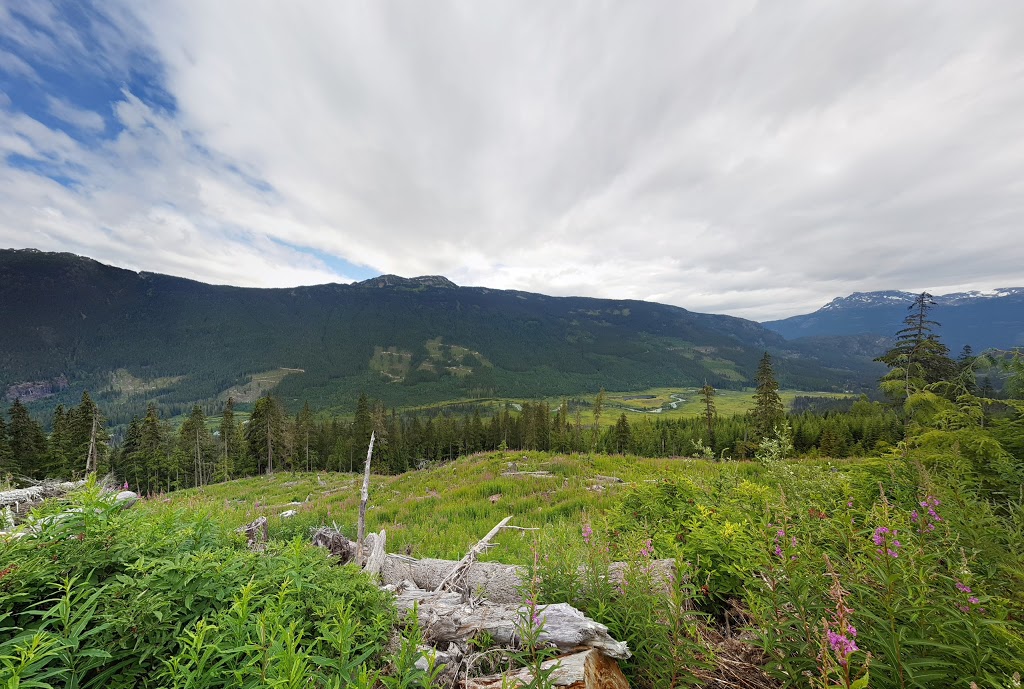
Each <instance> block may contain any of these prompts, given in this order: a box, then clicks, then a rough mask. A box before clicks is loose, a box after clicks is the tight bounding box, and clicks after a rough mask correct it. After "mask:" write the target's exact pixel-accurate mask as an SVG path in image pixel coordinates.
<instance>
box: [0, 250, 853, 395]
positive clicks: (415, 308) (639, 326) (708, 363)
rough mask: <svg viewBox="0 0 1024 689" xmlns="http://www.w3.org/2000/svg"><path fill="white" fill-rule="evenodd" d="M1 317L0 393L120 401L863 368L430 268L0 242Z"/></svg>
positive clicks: (825, 379)
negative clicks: (189, 266)
mask: <svg viewBox="0 0 1024 689" xmlns="http://www.w3.org/2000/svg"><path fill="white" fill-rule="evenodd" d="M0 323H2V324H3V327H2V328H0V394H2V393H4V392H5V391H8V389H9V387H10V386H14V385H20V386H21V387H20V388H17V389H20V390H25V389H30V388H31V389H37V390H41V391H43V392H41V393H40V396H41V395H43V394H46V395H51V396H56V397H57V398H60V397H61V396H66V397H67V398H68V399H71V398H72V397H74V396H75V395H77V394H80V390H81V389H82V388H83V387H86V386H88V387H89V388H90V389H92V390H94V391H102V392H101V393H100V394H101V396H104V397H105V398H106V399H107V400H108V403H110V404H113V403H114V402H115V401H120V402H125V401H126V400H133V401H134V404H135V406H138V403H139V402H140V401H141V400H146V399H156V400H158V401H159V402H161V403H162V404H165V405H183V404H186V403H191V402H192V401H194V400H210V399H215V398H217V397H218V396H219V397H220V398H223V397H225V396H226V395H227V394H234V395H236V396H241V397H245V396H246V395H248V396H250V397H251V396H254V395H256V394H259V393H260V392H262V391H263V390H265V389H267V388H270V387H274V386H276V390H277V392H278V394H280V395H281V396H282V398H284V399H285V401H286V402H289V403H292V404H294V403H295V402H296V401H298V400H301V399H308V400H309V401H310V402H311V403H313V404H315V405H317V406H320V407H324V406H332V405H337V404H342V403H344V404H348V403H350V402H351V400H352V399H353V398H354V397H355V396H356V395H358V393H359V391H361V390H364V391H366V392H367V393H368V394H371V395H374V396H377V397H380V398H382V399H384V400H386V401H387V402H388V403H390V404H394V405H405V404H420V403H424V402H430V401H436V400H443V399H452V398H457V397H467V396H490V395H501V396H522V397H535V396H542V395H561V394H572V393H574V392H581V391H596V390H597V389H598V388H599V387H601V386H603V387H605V388H608V389H618V390H630V389H642V388H645V387H650V386H657V385H694V384H700V383H703V381H704V380H705V379H707V380H708V381H709V382H710V383H712V384H713V385H715V386H717V387H741V386H743V385H745V384H749V382H750V380H751V379H752V376H753V373H754V370H755V368H756V363H757V360H758V358H759V357H760V355H761V353H762V352H763V351H764V350H765V349H767V350H769V351H773V352H776V353H777V354H779V360H778V362H777V372H778V376H779V378H780V380H781V382H782V383H783V385H786V386H792V387H799V388H805V389H830V388H836V389H839V388H848V387H850V386H851V385H856V384H859V383H868V384H870V383H871V381H872V379H873V373H866V372H865V367H864V364H863V362H862V361H859V362H854V361H847V362H844V361H837V360H829V361H826V360H825V359H822V358H821V357H820V356H817V357H814V358H812V357H809V356H807V352H806V351H805V350H801V349H800V347H799V346H794V345H790V344H788V343H786V342H785V341H784V340H783V338H782V337H780V336H779V335H777V334H776V333H774V332H771V331H770V330H767V329H766V328H764V327H762V326H760V325H758V324H757V323H754V322H752V321H747V320H743V319H740V318H733V317H729V316H716V315H707V314H699V313H692V312H690V311H687V310H685V309H681V308H678V307H674V306H665V305H661V304H653V303H647V302H640V301H617V300H607V299H588V298H577V297H566V298H556V297H548V296H544V295H541V294H530V293H525V292H515V291H504V290H491V289H484V288H478V287H458V286H456V285H454V284H453V283H451V282H450V281H449V280H447V279H446V278H443V277H437V276H431V277H423V278H412V279H408V278H400V277H395V276H381V277H378V278H373V279H371V280H367V281H365V282H362V283H357V284H352V285H338V284H330V285H319V286H315V287H301V288H294V289H249V288H239V287H223V286H213V285H206V284H202V283H199V282H194V281H191V280H185V279H181V278H176V277H168V276H165V275H156V274H150V273H135V272H132V271H129V270H123V269H120V268H114V267H111V266H107V265H103V264H101V263H98V262H96V261H93V260H91V259H88V258H83V257H80V256H75V255H72V254H54V253H43V252H38V251H33V250H18V251H15V250H0ZM817 354H820V352H818V353H817ZM285 369H287V370H285ZM254 375H255V378H254V379H252V377H253V376H254ZM61 376H64V377H66V380H65V379H64V378H60V377H61ZM53 381H61V383H60V385H56V384H54V383H53ZM26 384H29V385H28V387H27V388H26ZM32 386H35V387H34V388H33V387H32ZM14 392H15V394H17V393H16V390H15V391H14ZM51 401H52V400H51Z"/></svg>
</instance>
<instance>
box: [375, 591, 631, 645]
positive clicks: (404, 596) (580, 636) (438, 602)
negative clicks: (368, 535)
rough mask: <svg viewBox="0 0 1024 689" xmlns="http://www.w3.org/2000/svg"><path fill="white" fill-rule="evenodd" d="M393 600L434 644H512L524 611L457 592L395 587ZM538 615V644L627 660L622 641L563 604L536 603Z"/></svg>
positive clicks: (515, 606) (521, 608) (401, 612)
mask: <svg viewBox="0 0 1024 689" xmlns="http://www.w3.org/2000/svg"><path fill="white" fill-rule="evenodd" d="M395 602H396V605H397V606H398V611H399V613H400V614H402V615H407V614H409V613H411V612H412V610H413V608H414V607H415V608H416V609H417V611H418V617H419V622H420V625H421V627H422V629H423V634H424V638H425V639H426V640H427V641H429V642H431V643H434V644H436V643H438V642H445V641H449V642H450V641H456V642H465V641H467V640H468V639H471V638H473V637H475V636H477V635H478V634H480V633H487V634H489V635H490V636H491V638H492V639H494V643H495V644H497V645H498V646H514V645H516V644H518V642H519V639H518V637H517V635H516V625H517V624H519V621H520V619H521V613H520V611H521V610H522V611H524V612H525V611H527V610H528V609H527V608H523V607H522V606H520V605H518V604H511V605H510V604H502V603H492V602H491V601H484V602H483V603H480V604H478V605H470V604H468V603H463V602H462V596H460V595H459V594H458V593H449V592H447V591H423V590H420V589H406V590H402V589H399V590H398V592H397V597H396V601H395ZM538 611H539V616H540V618H541V619H542V620H543V624H544V629H543V631H542V632H541V634H540V643H542V644H546V645H551V646H554V647H555V648H558V649H559V650H561V651H574V650H577V649H580V648H594V649H597V650H599V651H600V652H601V653H604V654H605V655H606V656H608V657H609V658H629V657H630V652H629V647H628V646H627V645H626V643H625V642H623V641H616V640H615V639H613V638H612V637H611V636H610V635H609V634H608V628H607V627H606V626H604V625H603V624H601V623H599V622H595V621H594V620H592V619H590V618H589V617H587V616H586V615H584V614H583V613H582V612H580V611H579V610H577V609H576V608H574V607H572V606H571V605H569V604H568V603H555V604H554V605H542V606H539V607H538Z"/></svg>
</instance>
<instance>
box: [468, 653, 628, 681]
mask: <svg viewBox="0 0 1024 689" xmlns="http://www.w3.org/2000/svg"><path fill="white" fill-rule="evenodd" d="M556 665H557V667H556V668H555V671H554V672H552V673H551V677H550V679H551V683H552V685H553V686H555V687H562V688H564V689H629V682H628V681H627V680H626V677H625V675H623V674H622V670H621V669H619V664H618V663H617V662H615V661H614V660H612V659H611V658H609V657H607V656H605V655H603V654H602V653H601V652H600V651H597V650H594V649H590V650H587V651H583V652H581V653H574V654H572V655H567V656H562V657H560V658H552V659H551V660H548V661H545V662H544V663H543V664H542V665H541V668H542V669H545V670H547V669H549V668H552V667H555V666H556ZM532 679H533V673H532V672H531V671H530V670H529V669H527V668H521V669H519V670H512V671H510V672H506V673H504V674H501V675H488V676H487V677H473V678H470V679H466V680H463V682H462V689H503V688H504V687H515V686H518V685H526V684H529V683H530V681H531V680H532Z"/></svg>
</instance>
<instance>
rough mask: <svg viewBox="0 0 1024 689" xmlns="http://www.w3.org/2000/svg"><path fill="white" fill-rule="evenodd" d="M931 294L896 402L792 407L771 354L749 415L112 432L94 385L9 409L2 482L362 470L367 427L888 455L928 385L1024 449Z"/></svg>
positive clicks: (424, 437)
mask: <svg viewBox="0 0 1024 689" xmlns="http://www.w3.org/2000/svg"><path fill="white" fill-rule="evenodd" d="M933 303H934V302H932V301H931V298H930V295H927V294H926V293H925V294H922V295H920V296H919V297H918V299H917V300H915V303H914V305H913V306H912V307H911V313H910V314H909V315H908V316H907V319H906V321H905V327H904V328H903V329H901V330H900V331H899V332H898V334H897V342H896V344H895V346H894V347H893V348H892V349H891V350H890V351H889V352H887V353H886V354H885V355H883V356H882V357H880V358H879V360H880V361H882V362H884V363H886V364H887V365H888V366H889V369H890V370H889V373H888V374H887V375H886V376H885V377H884V378H883V379H882V389H883V390H884V391H885V392H886V393H887V394H888V395H889V398H890V401H889V402H880V401H869V400H868V399H867V398H866V397H864V396H862V397H861V398H860V399H856V400H853V401H850V402H848V403H847V402H843V403H842V404H840V403H836V402H833V404H831V405H830V404H828V403H826V404H824V405H823V408H814V407H808V406H806V405H801V407H800V408H798V409H796V410H793V411H791V412H790V413H788V414H787V413H786V411H785V408H784V406H783V403H782V400H781V398H780V396H779V385H778V382H777V380H776V378H775V375H774V372H773V368H772V359H771V356H770V355H769V354H768V353H765V354H764V355H763V356H762V358H761V360H760V362H759V364H758V368H757V374H756V389H755V392H754V394H753V402H754V407H753V409H752V411H751V412H750V413H748V414H743V415H733V416H720V415H719V414H718V413H717V411H716V408H715V400H714V398H715V392H716V391H715V388H714V387H713V386H711V385H709V384H707V383H705V385H704V386H703V387H702V388H701V389H700V391H699V394H700V397H701V401H702V407H703V412H702V414H701V415H700V416H697V417H690V418H679V419H666V418H657V417H653V415H652V417H648V418H640V419H636V418H634V419H632V420H630V419H629V418H628V417H627V416H626V415H625V413H622V414H620V415H619V417H618V418H617V419H616V420H615V421H614V423H612V424H611V425H608V424H602V423H601V420H602V416H603V415H604V412H605V405H604V392H603V390H602V391H601V393H599V394H598V395H597V397H596V399H595V400H594V402H593V403H592V404H590V405H583V404H580V403H574V404H570V403H569V401H568V400H563V401H562V402H561V403H560V404H558V405H557V406H554V407H553V406H552V405H551V404H550V403H548V402H544V401H541V402H524V403H522V405H517V406H519V408H518V409H515V408H511V407H510V405H506V406H505V407H504V408H502V409H499V410H497V411H495V412H493V413H491V414H490V415H488V416H486V417H485V416H484V415H481V413H480V410H479V408H474V409H473V410H472V413H464V414H459V415H446V414H441V415H439V416H431V415H427V414H419V413H415V412H403V413H399V412H398V411H396V410H395V409H390V410H389V409H388V408H387V407H385V405H384V404H383V403H381V402H379V401H374V400H371V399H369V398H368V397H367V396H366V395H365V394H363V395H360V397H359V399H358V401H357V404H356V408H355V413H354V415H353V417H352V418H351V419H347V418H345V419H343V418H338V417H334V418H324V417H322V416H317V415H315V414H314V413H313V411H312V410H311V409H310V406H309V405H308V404H306V405H304V406H303V408H302V409H301V410H300V411H299V412H298V413H296V414H295V415H289V414H288V413H286V411H285V409H284V407H283V406H282V404H281V403H280V402H279V401H278V400H277V399H275V398H274V397H272V396H269V395H268V396H264V397H261V398H260V399H259V400H257V401H256V403H255V405H254V406H253V409H252V412H251V414H250V417H249V418H248V419H246V420H241V419H239V418H237V417H236V411H235V403H234V401H233V400H230V399H229V400H228V401H227V402H226V403H225V404H224V406H223V408H222V409H221V410H220V413H219V415H217V416H213V417H211V416H209V415H208V414H207V413H206V411H204V409H203V408H202V407H200V406H199V405H195V406H193V408H192V410H191V412H190V413H189V414H188V416H187V417H185V419H184V421H183V422H182V423H181V424H180V425H178V426H177V427H175V426H174V425H172V423H171V421H170V420H169V419H167V418H164V417H162V416H161V413H160V410H159V408H158V407H157V406H156V405H155V404H150V405H149V406H148V409H147V412H146V414H145V415H144V416H143V417H141V418H139V417H133V418H132V419H131V421H130V422H129V423H128V424H127V427H126V428H125V429H124V431H123V433H121V434H120V435H119V437H117V438H114V439H112V438H111V437H110V435H109V432H108V430H107V428H106V422H105V421H104V418H103V413H102V410H101V409H100V408H99V406H98V405H97V404H96V403H95V402H94V401H93V400H92V399H91V397H90V396H89V393H88V392H86V393H84V394H83V395H82V400H81V403H80V404H79V405H77V406H75V407H72V408H70V409H66V408H64V407H63V406H58V407H57V408H56V409H55V410H54V413H53V421H52V431H51V432H50V433H49V434H47V433H45V432H44V429H43V427H42V426H41V425H40V424H39V423H37V422H36V421H34V420H33V419H32V418H31V416H30V415H29V413H28V411H27V410H26V408H25V406H24V405H22V404H21V403H20V402H19V401H15V402H14V403H13V404H12V405H11V407H10V409H8V412H7V417H8V418H7V420H5V419H4V417H3V415H2V414H0V477H2V476H4V475H7V476H9V477H15V478H16V477H27V478H30V479H39V478H43V477H65V478H66V477H76V476H81V475H83V474H84V473H86V472H88V471H92V470H98V471H100V472H111V473H113V474H114V475H115V476H116V477H117V479H118V480H119V481H122V480H123V481H125V482H127V483H129V485H131V486H134V487H136V488H137V489H139V490H141V491H144V492H156V491H167V490H175V489H180V488H188V487H192V486H198V485H205V484H208V483H211V482H216V481H224V480H230V479H233V478H239V477H244V476H254V475H258V474H266V473H273V472H275V471H299V470H301V471H353V470H356V469H357V468H358V466H359V463H360V457H362V456H363V455H364V453H365V451H366V447H367V444H368V443H369V438H370V434H371V433H376V437H377V443H376V445H375V451H374V457H375V462H374V467H375V469H376V470H377V471H380V472H384V473H401V472H403V471H407V470H409V469H414V468H418V467H422V466H426V465H430V464H433V463H437V462H444V461H449V460H452V459H455V458H456V457H458V456H460V455H463V454H472V453H475V452H485V451H497V450H510V451H513V450H540V451H551V452H560V453H586V452H603V453H619V454H634V455H639V456H644V457H671V456H703V457H708V458H717V459H725V458H736V459H741V458H746V457H751V456H753V454H754V453H755V452H756V451H757V449H758V447H759V445H760V444H761V443H762V441H763V440H764V439H765V438H770V437H773V436H774V435H775V434H776V433H777V432H778V430H779V429H780V428H784V429H785V431H786V433H787V434H788V436H789V438H790V441H791V443H792V447H793V452H795V453H796V454H799V455H804V456H807V455H812V456H813V455H821V456H827V457H844V456H850V455H864V454H871V453H878V452H884V451H885V450H887V449H889V448H892V447H894V446H896V445H897V444H898V443H900V441H902V440H903V439H904V438H905V437H906V433H907V423H908V418H909V417H908V414H907V412H906V410H905V409H904V406H903V404H902V403H903V402H904V400H905V399H908V398H909V396H910V394H911V393H913V392H914V391H917V390H922V389H925V388H928V389H930V390H933V391H938V393H941V394H945V395H946V396H947V397H948V398H949V399H957V398H959V397H962V395H964V394H967V395H971V396H974V397H977V398H978V399H984V400H988V402H989V403H987V404H986V405H984V408H985V410H986V411H985V414H986V415H987V417H988V419H987V422H988V423H989V425H990V426H991V427H992V428H993V432H995V433H996V434H999V433H1000V432H1002V436H1001V437H1000V440H1001V442H1003V444H1004V445H1006V446H1007V447H1010V448H1011V449H1012V448H1015V447H1016V446H1017V445H1021V446H1024V438H1022V437H1018V436H1020V435H1021V434H1019V433H1017V432H1016V430H1015V429H1016V427H1017V425H1019V419H1018V418H1016V416H1015V415H1014V414H1013V413H1011V407H1008V406H1003V407H1000V405H999V404H998V403H997V402H996V401H995V400H994V399H993V397H994V391H993V390H992V389H991V385H990V384H988V383H986V384H983V385H981V386H978V385H977V378H978V374H977V371H976V368H977V365H978V364H979V362H980V361H982V360H980V359H979V358H977V357H974V356H973V355H972V353H971V352H970V350H969V348H965V351H964V352H962V353H961V356H960V358H959V359H957V360H955V361H954V360H953V359H951V358H950V357H949V353H948V350H946V348H945V346H944V345H943V344H942V343H941V340H940V338H939V337H938V335H937V334H936V333H935V330H934V329H935V327H936V326H937V325H938V324H937V323H935V322H934V321H931V320H930V319H929V318H928V310H929V309H930V308H931V305H932V304H933ZM990 363H991V362H990ZM1003 368H1004V369H1007V370H1008V371H1009V379H1008V381H1007V384H1006V392H1007V393H1008V394H1010V395H1017V396H1021V395H1024V389H1022V388H1024V363H1022V361H1021V359H1020V357H1018V356H1014V357H1012V358H1009V359H1007V360H1006V361H1005V362H1004V367H1003ZM584 409H586V411H585V412H584ZM1001 429H1002V431H1001ZM1022 449H1024V447H1022Z"/></svg>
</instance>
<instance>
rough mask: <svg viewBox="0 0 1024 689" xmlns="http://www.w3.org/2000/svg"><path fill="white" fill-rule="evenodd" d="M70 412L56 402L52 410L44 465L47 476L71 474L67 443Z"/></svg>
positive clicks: (69, 428) (68, 439)
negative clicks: (47, 453)
mask: <svg viewBox="0 0 1024 689" xmlns="http://www.w3.org/2000/svg"><path fill="white" fill-rule="evenodd" d="M70 425H71V414H70V413H69V412H67V411H65V410H64V405H63V404H58V405H57V408H56V409H54V410H53V423H52V425H51V428H52V429H53V430H52V431H51V432H50V443H49V461H48V462H47V466H46V474H47V476H54V477H57V476H71V475H72V471H71V459H70V454H69V450H68V447H69V444H70V441H71V438H70V433H71V427H70Z"/></svg>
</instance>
